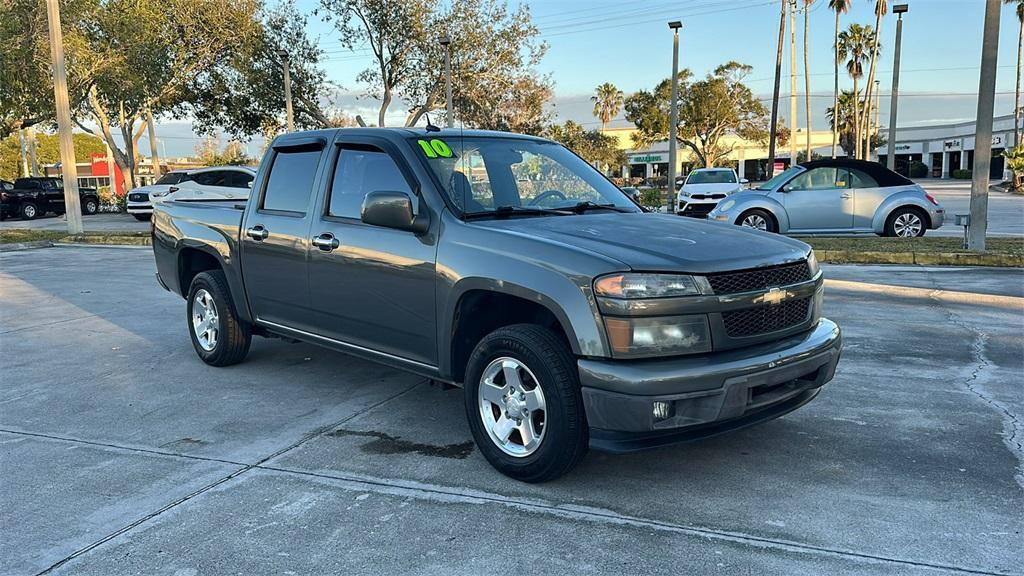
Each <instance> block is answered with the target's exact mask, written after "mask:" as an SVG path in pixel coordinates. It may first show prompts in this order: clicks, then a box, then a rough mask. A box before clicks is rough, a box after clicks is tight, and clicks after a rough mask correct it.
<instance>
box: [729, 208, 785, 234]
mask: <svg viewBox="0 0 1024 576" xmlns="http://www.w3.org/2000/svg"><path fill="white" fill-rule="evenodd" d="M736 224H738V225H740V226H746V227H747V228H754V229H755V230H764V231H765V232H778V228H777V227H776V226H775V219H774V218H772V215H771V214H769V213H768V212H765V211H764V210H759V209H754V210H747V211H746V212H744V213H743V214H740V217H739V218H737V219H736Z"/></svg>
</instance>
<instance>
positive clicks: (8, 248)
mask: <svg viewBox="0 0 1024 576" xmlns="http://www.w3.org/2000/svg"><path fill="white" fill-rule="evenodd" d="M52 246H53V242H50V241H49V240H33V241H32V242H12V243H10V244H0V252H16V251H18V250H31V249H33V248H50V247H52Z"/></svg>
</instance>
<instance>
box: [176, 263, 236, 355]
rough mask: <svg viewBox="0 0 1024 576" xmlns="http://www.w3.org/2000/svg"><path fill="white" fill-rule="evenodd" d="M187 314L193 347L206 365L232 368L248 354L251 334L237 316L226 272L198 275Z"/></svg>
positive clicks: (189, 297) (193, 285)
mask: <svg viewBox="0 0 1024 576" xmlns="http://www.w3.org/2000/svg"><path fill="white" fill-rule="evenodd" d="M186 311H187V319H188V329H189V330H188V331H189V334H190V335H191V337H192V346H193V347H194V348H195V349H196V354H198V355H199V357H200V358H202V360H203V362H206V363H207V364H210V365H211V366H230V365H232V364H237V363H239V362H241V361H242V360H243V359H244V358H245V355H246V354H248V353H249V344H250V342H251V341H252V332H251V330H250V328H249V327H248V326H247V325H245V324H243V323H242V322H240V321H239V319H238V315H237V314H236V313H235V305H234V302H233V301H232V300H231V291H230V290H229V288H228V281H227V278H225V277H224V272H222V271H220V270H211V271H208V272H200V273H199V274H197V275H196V277H195V278H194V279H193V280H192V285H191V287H190V288H189V291H188V300H187V305H186Z"/></svg>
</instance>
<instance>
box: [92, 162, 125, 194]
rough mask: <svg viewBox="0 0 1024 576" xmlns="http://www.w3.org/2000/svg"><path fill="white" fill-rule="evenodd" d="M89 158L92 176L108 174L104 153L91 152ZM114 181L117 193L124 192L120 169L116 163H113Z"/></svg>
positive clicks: (97, 176)
mask: <svg viewBox="0 0 1024 576" xmlns="http://www.w3.org/2000/svg"><path fill="white" fill-rule="evenodd" d="M89 160H90V161H91V162H92V176H93V178H99V177H102V176H110V170H109V169H108V167H107V155H106V154H93V155H92V156H91V157H90V158H89ZM114 183H115V184H116V185H117V195H118V196H120V195H122V194H124V179H123V178H122V177H121V169H120V168H118V167H117V164H114Z"/></svg>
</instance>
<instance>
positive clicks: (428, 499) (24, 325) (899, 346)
mask: <svg viewBox="0 0 1024 576" xmlns="http://www.w3.org/2000/svg"><path fill="white" fill-rule="evenodd" d="M153 272H154V266H153V262H152V253H151V252H150V251H149V250H148V249H145V248H109V247H96V248H85V247H60V248H47V249H36V250H25V251H18V252H8V253H2V254H0V294H3V306H0V349H2V355H0V573H2V574H37V573H53V574H95V575H103V576H111V575H118V574H174V575H179V574H181V575H183V574H222V573H238V574H271V573H273V574H575V573H588V574H624V573H628V574H709V573H721V574H736V573H744V574H879V575H882V574H886V575H887V574H918V573H921V574H925V573H928V574H932V573H954V574H955V573H971V574H1007V573H1015V574H1021V573H1024V556H1022V552H1021V551H1022V550H1024V514H1022V510H1024V468H1022V466H1024V450H1022V447H1021V445H1022V442H1024V419H1022V418H1021V416H1020V415H1021V414H1022V410H1024V376H1022V374H1024V334H1022V326H1024V270H1019V269H1017V270H1014V269H971V268H947V269H937V268H936V269H928V268H918V267H877V266H876V267H872V266H864V267H856V266H847V267H842V266H829V267H826V275H827V277H828V278H830V279H831V280H832V281H831V282H830V284H829V285H828V287H827V295H826V314H827V315H828V316H829V317H831V318H833V319H835V320H836V321H837V322H838V323H839V324H840V325H841V326H842V327H843V329H844V333H845V342H846V346H845V350H844V354H843V359H842V361H841V363H840V367H839V371H838V373H837V376H836V379H835V380H834V381H833V382H832V383H831V384H829V385H828V386H827V387H826V388H825V390H824V391H823V393H822V394H821V395H820V396H819V397H818V398H817V399H816V400H815V401H813V402H812V403H810V404H808V405H807V406H805V407H803V408H802V409H800V410H798V411H796V412H794V413H792V414H790V415H788V416H786V417H784V418H782V419H779V420H776V421H773V422H769V423H766V424H764V425H761V426H758V427H755V428H750V429H746V430H743V431H739V432H735V433H732V434H729V435H725V436H721V437H717V438H714V439H711V440H707V441H703V442H700V443H694V444H687V445H680V446H676V447H671V448H664V449H660V450H656V451H652V452H646V453H640V454H634V455H629V456H609V455H605V454H600V453H594V452H591V454H590V455H589V456H588V457H587V458H586V459H585V461H584V462H583V464H582V465H581V466H580V467H579V468H578V469H576V470H575V471H574V472H573V473H571V474H570V475H568V476H566V477H564V478H562V479H560V480H558V481H556V482H552V483H549V484H543V485H526V484H521V483H517V482H515V481H512V480H509V479H508V478H505V477H504V476H501V475H500V474H498V473H497V472H495V471H494V470H493V469H491V468H490V467H489V466H488V465H487V463H486V462H485V461H484V459H483V458H482V457H481V456H480V455H479V453H478V452H477V451H476V449H475V448H474V447H473V445H472V443H471V437H470V434H469V431H468V429H467V426H466V423H465V419H464V412H463V407H462V398H461V391H459V390H448V391H444V390H440V389H438V388H435V387H432V386H430V385H429V383H427V382H425V381H424V380H423V379H421V378H418V377H415V376H410V375H406V374H403V373H399V372H395V371H393V370H390V369H387V368H383V367H380V366H377V365H374V364H370V363H367V362H363V361H361V360H356V359H353V358H350V357H347V356H344V355H341V354H337V353H333V352H329V351H326V350H323V349H320V348H317V347H314V346H310V345H305V344H288V343H284V342H281V341H280V340H262V339H257V340H255V341H254V345H253V347H252V351H251V353H250V356H249V358H248V360H247V361H246V362H244V363H243V364H240V365H237V366H234V367H231V368H222V369H217V368H211V367H209V366H206V365H204V364H203V363H202V362H200V361H199V360H198V359H197V358H196V357H195V354H194V352H193V350H192V348H191V344H190V342H189V338H188V335H187V333H186V331H185V317H184V302H183V301H182V300H181V299H179V298H178V297H176V296H174V295H172V294H170V293H167V292H165V291H163V290H162V289H160V288H159V286H157V284H156V283H155V281H154V279H153Z"/></svg>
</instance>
